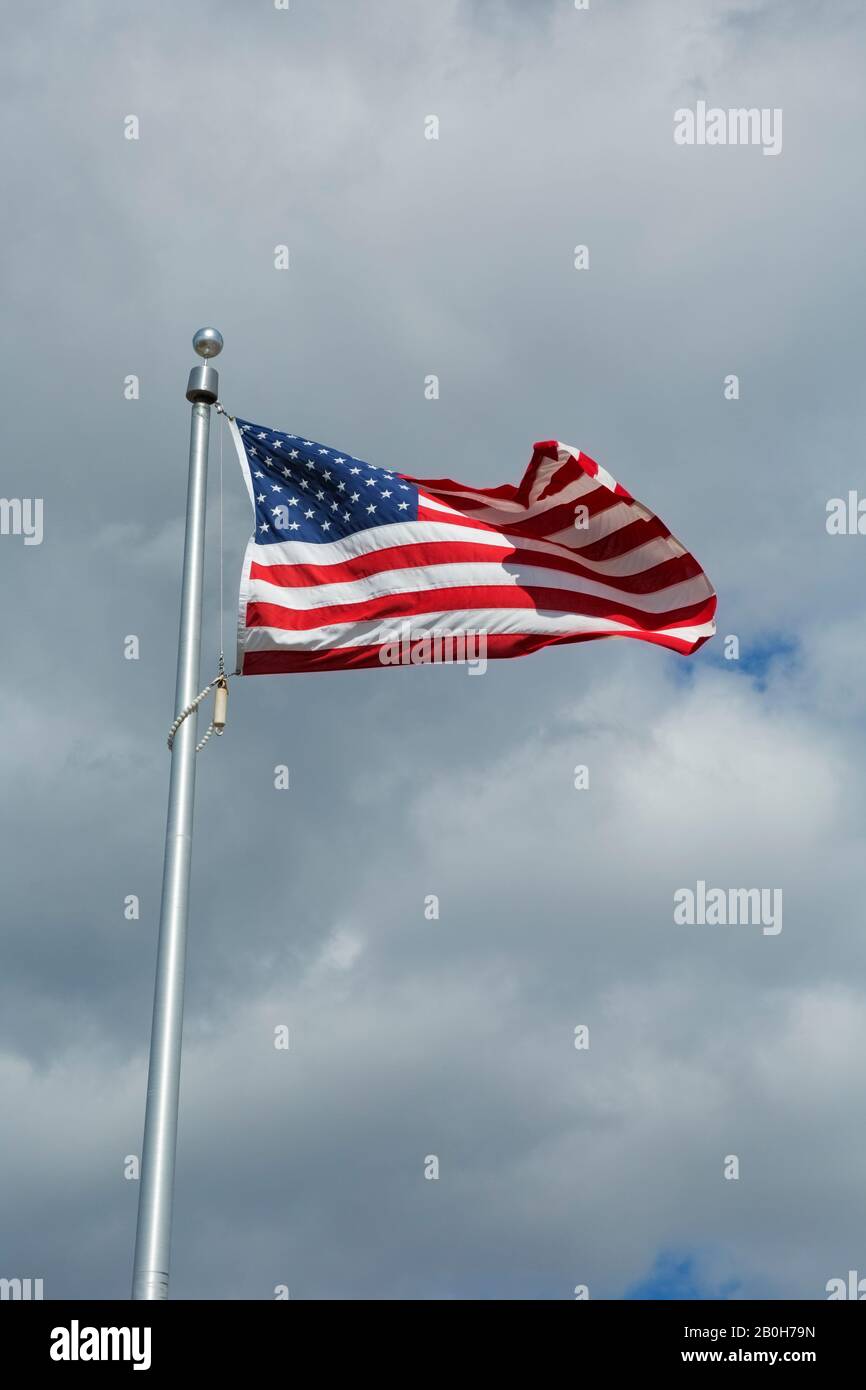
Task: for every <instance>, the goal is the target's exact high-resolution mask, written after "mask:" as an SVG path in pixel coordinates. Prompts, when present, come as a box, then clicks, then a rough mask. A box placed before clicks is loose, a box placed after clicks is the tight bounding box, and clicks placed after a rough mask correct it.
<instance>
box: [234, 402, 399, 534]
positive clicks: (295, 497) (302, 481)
mask: <svg viewBox="0 0 866 1390" xmlns="http://www.w3.org/2000/svg"><path fill="white" fill-rule="evenodd" d="M236 424H237V427H238V430H239V431H240V436H241V439H242V440H243V444H244V452H245V454H246V460H247V466H248V467H249V470H250V481H251V483H252V490H253V498H254V502H255V509H256V543H257V544H258V545H268V544H269V543H272V542H276V543H277V544H278V545H281V544H283V543H284V542H285V541H325V542H328V541H336V540H340V539H341V538H342V537H343V536H351V535H354V533H355V532H356V531H366V530H369V528H370V527H371V526H387V525H390V524H391V523H393V522H395V521H417V520H418V489H417V488H415V487H413V486H412V484H411V483H407V482H404V480H403V479H402V478H400V477H399V476H398V475H397V474H395V473H391V472H390V471H389V470H388V469H387V468H375V467H374V466H373V464H370V463H364V461H363V459H357V458H353V456H352V455H351V454H346V453H341V452H340V450H339V449H326V448H325V447H324V445H322V444H317V443H316V441H315V440H314V439H302V438H301V437H300V435H294V434H280V433H279V432H278V431H274V430H265V429H262V427H261V426H260V425H253V424H251V423H250V422H249V421H248V420H237V421H236Z"/></svg>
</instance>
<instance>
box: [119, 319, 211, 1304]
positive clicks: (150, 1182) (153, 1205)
mask: <svg viewBox="0 0 866 1390" xmlns="http://www.w3.org/2000/svg"><path fill="white" fill-rule="evenodd" d="M192 345H193V347H194V348H195V350H196V352H197V353H198V354H199V356H200V357H203V358H205V359H207V358H210V357H216V356H217V354H218V353H219V352H221V351H222V346H223V340H222V335H221V334H220V333H218V332H217V330H216V329H215V328H200V329H199V331H198V332H197V333H196V335H195V337H194V338H193V340H192ZM218 391H219V377H218V375H217V371H216V368H215V367H211V366H210V365H209V363H208V362H207V360H205V362H204V363H202V364H201V365H200V366H198V367H193V369H192V371H191V372H190V374H189V383H188V385H187V388H186V398H187V400H188V401H191V402H192V423H191V427H190V440H189V485H188V490H187V499H186V540H185V542H184V551H183V589H182V593H181V601H180V636H179V639H178V649H177V686H176V690H175V698H174V711H175V718H177V716H178V715H179V714H180V713H181V712H182V711H183V710H184V709H186V707H187V705H189V704H190V703H191V702H192V701H193V700H194V699H195V697H196V695H197V694H198V689H199V655H200V648H201V603H202V579H203V571H204V533H205V502H206V497H207V446H208V435H209V432H210V408H211V406H212V405H213V404H214V403H215V402H216V400H217V399H218ZM196 729H197V717H196V711H195V710H194V711H193V712H192V713H191V714H190V715H189V716H188V717H187V718H186V719H184V721H183V723H182V724H181V725H180V728H179V729H178V730H177V733H176V735H175V739H174V744H173V747H172V752H171V781H170V784H169V792H168V821H167V825H166V832H165V863H164V867H163V876H162V906H161V909H160V916H159V945H158V948H157V958H156V985H155V989H154V997H153V1026H152V1029H151V1035H150V1064H149V1068H148V1075H147V1108H146V1110H145V1115H144V1144H143V1147H142V1155H141V1188H140V1191H139V1194H138V1230H137V1232H136V1237H135V1265H134V1270H133V1278H132V1297H133V1298H134V1299H163V1298H167V1297H168V1269H169V1250H170V1244H171V1210H172V1199H173V1195H174V1160H175V1151H176V1148H177V1112H178V1099H179V1095H180V1051H181V1040H182V1032H183V981H184V969H185V965H186V925H187V917H188V911H189V871H190V858H191V854H192V821H193V804H194V801H195V757H196V754H195V745H196Z"/></svg>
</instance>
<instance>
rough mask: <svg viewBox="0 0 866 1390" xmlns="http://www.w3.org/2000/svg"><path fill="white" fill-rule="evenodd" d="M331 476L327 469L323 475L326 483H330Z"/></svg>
mask: <svg viewBox="0 0 866 1390" xmlns="http://www.w3.org/2000/svg"><path fill="white" fill-rule="evenodd" d="M330 476H331V474H330V470H329V469H327V468H326V469H325V471H324V473H323V474H322V477H323V478H324V480H325V482H328V480H329V478H330Z"/></svg>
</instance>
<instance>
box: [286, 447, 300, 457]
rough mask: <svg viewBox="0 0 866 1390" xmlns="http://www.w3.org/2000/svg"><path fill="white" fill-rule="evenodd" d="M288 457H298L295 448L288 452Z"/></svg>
mask: <svg viewBox="0 0 866 1390" xmlns="http://www.w3.org/2000/svg"><path fill="white" fill-rule="evenodd" d="M289 458H290V459H296V458H300V454H299V453H298V451H297V449H292V451H291V453H290V454H289Z"/></svg>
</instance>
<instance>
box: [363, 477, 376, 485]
mask: <svg viewBox="0 0 866 1390" xmlns="http://www.w3.org/2000/svg"><path fill="white" fill-rule="evenodd" d="M375 481H376V479H375V478H365V479H364V482H365V483H366V484H367V487H372V486H373V484H374V483H375Z"/></svg>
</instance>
